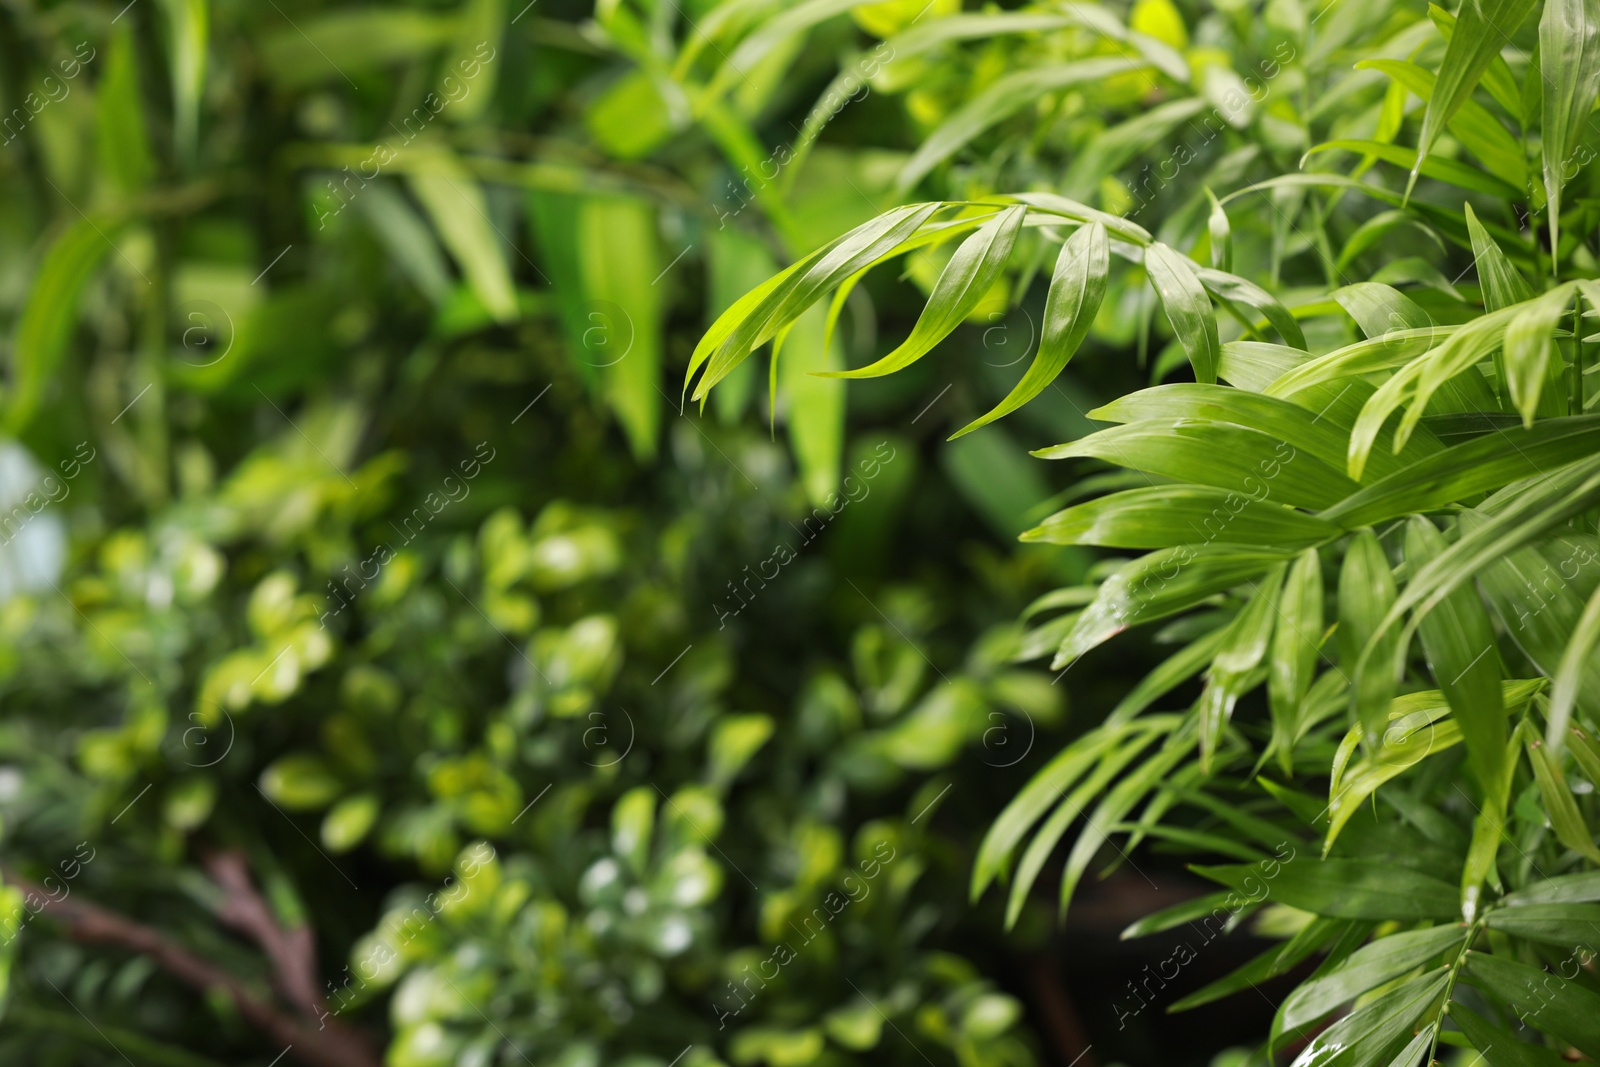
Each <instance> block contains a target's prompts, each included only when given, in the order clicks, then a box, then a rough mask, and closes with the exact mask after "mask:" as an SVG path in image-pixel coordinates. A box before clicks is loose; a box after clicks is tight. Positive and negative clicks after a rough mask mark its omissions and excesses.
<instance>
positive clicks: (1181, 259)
mask: <svg viewBox="0 0 1600 1067" xmlns="http://www.w3.org/2000/svg"><path fill="white" fill-rule="evenodd" d="M1145 269H1146V270H1148V271H1149V272H1150V284H1151V285H1152V286H1153V287H1154V288H1155V291H1156V295H1157V297H1159V298H1160V300H1161V307H1162V310H1163V311H1165V312H1166V314H1167V321H1168V322H1170V323H1171V324H1172V332H1173V333H1175V334H1177V336H1178V341H1179V343H1181V344H1182V345H1183V350H1184V351H1185V352H1187V353H1188V354H1189V362H1190V364H1192V365H1193V367H1194V376H1195V378H1196V379H1198V380H1199V381H1201V382H1215V381H1216V380H1217V363H1218V361H1219V360H1220V359H1221V357H1222V342H1221V340H1220V339H1219V338H1218V336H1217V313H1216V311H1215V309H1213V308H1212V306H1211V298H1210V297H1209V296H1207V295H1206V290H1205V286H1203V285H1202V284H1201V283H1200V279H1199V277H1198V276H1197V275H1196V271H1197V270H1198V269H1199V268H1198V266H1197V265H1196V264H1195V263H1194V261H1193V260H1191V259H1190V258H1189V257H1188V256H1185V255H1184V254H1183V253H1181V252H1179V251H1177V250H1176V249H1173V248H1169V247H1168V246H1166V245H1164V244H1161V243H1160V242H1157V243H1155V244H1152V245H1151V246H1150V247H1149V248H1147V249H1145Z"/></svg>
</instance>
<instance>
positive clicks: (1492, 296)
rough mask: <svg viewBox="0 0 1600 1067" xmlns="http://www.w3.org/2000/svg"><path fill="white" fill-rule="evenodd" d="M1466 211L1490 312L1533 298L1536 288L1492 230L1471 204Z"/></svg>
mask: <svg viewBox="0 0 1600 1067" xmlns="http://www.w3.org/2000/svg"><path fill="white" fill-rule="evenodd" d="M1462 207H1463V209H1464V210H1465V212H1466V218H1467V233H1468V235H1469V236H1470V237H1471V238H1472V257H1473V259H1474V260H1476V261H1477V266H1478V283H1479V284H1480V285H1481V286H1483V306H1484V309H1485V310H1487V311H1499V310H1500V309H1501V308H1504V307H1510V306H1511V305H1512V304H1520V303H1522V302H1523V301H1524V300H1531V299H1533V289H1532V287H1531V286H1529V285H1528V281H1527V279H1526V278H1524V277H1523V276H1522V273H1521V272H1520V271H1518V270H1517V268H1516V267H1514V266H1512V265H1511V260H1510V259H1508V258H1506V254H1505V252H1503V251H1501V249H1500V246H1499V245H1498V244H1497V243H1495V239H1494V238H1493V237H1491V236H1490V235H1489V231H1487V230H1485V229H1484V228H1483V223H1481V222H1479V221H1478V216H1477V214H1476V213H1475V212H1474V211H1473V210H1472V205H1471V204H1464V205H1462Z"/></svg>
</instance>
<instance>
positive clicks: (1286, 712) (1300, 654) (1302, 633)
mask: <svg viewBox="0 0 1600 1067" xmlns="http://www.w3.org/2000/svg"><path fill="white" fill-rule="evenodd" d="M1278 543H1279V544H1282V543H1283V542H1278ZM1278 612H1279V614H1280V615H1281V617H1282V620H1283V624H1282V625H1281V626H1279V627H1278V629H1277V631H1276V632H1275V633H1274V634H1273V638H1272V655H1271V657H1270V659H1269V660H1268V673H1267V701H1268V705H1269V708H1270V710H1271V712H1272V746H1271V747H1272V750H1273V751H1275V752H1277V754H1278V758H1279V760H1280V762H1281V763H1282V765H1283V768H1284V771H1285V773H1288V772H1289V771H1290V770H1291V763H1292V761H1291V754H1292V751H1293V748H1294V743H1295V741H1297V740H1298V739H1299V733H1300V727H1301V723H1302V722H1303V720H1304V717H1303V716H1302V715H1301V706H1302V702H1303V701H1304V700H1305V696H1306V691H1307V690H1308V689H1310V687H1311V678H1312V676H1313V675H1314V674H1315V673H1316V667H1317V654H1318V652H1319V650H1320V649H1321V647H1322V632H1323V621H1322V562H1321V559H1320V558H1319V557H1318V555H1317V550H1316V549H1315V548H1308V549H1306V550H1305V551H1304V552H1302V553H1300V556H1299V558H1297V559H1296V560H1295V561H1294V564H1293V565H1292V566H1291V567H1290V568H1289V574H1288V577H1287V578H1286V579H1285V581H1284V586H1283V595H1282V596H1281V597H1280V598H1279V601H1278Z"/></svg>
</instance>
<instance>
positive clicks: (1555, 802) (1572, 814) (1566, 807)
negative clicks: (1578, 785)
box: [1527, 739, 1600, 863]
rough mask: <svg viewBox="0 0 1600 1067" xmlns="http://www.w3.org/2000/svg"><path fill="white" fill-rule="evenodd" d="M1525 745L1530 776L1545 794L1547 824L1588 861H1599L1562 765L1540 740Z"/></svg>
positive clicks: (1564, 843) (1541, 794) (1540, 791)
mask: <svg viewBox="0 0 1600 1067" xmlns="http://www.w3.org/2000/svg"><path fill="white" fill-rule="evenodd" d="M1527 747H1528V762H1529V763H1530V764H1531V765H1532V766H1533V776H1534V778H1535V779H1536V780H1537V781H1538V783H1539V795H1540V796H1541V797H1543V798H1544V811H1545V815H1546V816H1547V817H1548V818H1549V819H1550V828H1551V829H1553V830H1554V831H1555V832H1556V837H1557V838H1558V839H1559V840H1560V841H1561V843H1562V844H1563V845H1566V846H1567V847H1568V848H1570V849H1572V850H1573V851H1575V852H1577V853H1578V854H1579V855H1581V856H1583V857H1584V858H1586V859H1588V860H1589V861H1590V862H1591V863H1600V848H1596V847H1595V844H1594V835H1593V834H1591V833H1590V832H1589V827H1588V824H1587V823H1585V822H1584V820H1583V813H1582V812H1581V811H1579V810H1578V802H1577V801H1576V800H1575V799H1573V796H1572V790H1571V789H1570V788H1569V787H1568V786H1567V779H1566V776H1565V775H1564V774H1562V773H1561V765H1560V764H1559V763H1557V762H1556V761H1555V760H1554V759H1552V758H1551V756H1550V752H1549V750H1548V749H1546V748H1545V747H1544V743H1543V742H1542V741H1539V740H1532V739H1530V740H1529V741H1528V743H1527Z"/></svg>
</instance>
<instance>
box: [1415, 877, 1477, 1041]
mask: <svg viewBox="0 0 1600 1067" xmlns="http://www.w3.org/2000/svg"><path fill="white" fill-rule="evenodd" d="M1487 914H1488V909H1484V910H1483V911H1480V912H1479V913H1478V917H1477V919H1475V920H1474V921H1473V923H1472V927H1471V929H1469V930H1468V931H1467V939H1466V940H1465V941H1463V942H1462V943H1461V951H1460V952H1458V953H1456V960H1455V962H1454V963H1452V964H1451V965H1450V974H1449V976H1448V977H1447V978H1446V979H1445V982H1444V1002H1443V1003H1442V1004H1440V1006H1439V1017H1438V1018H1437V1019H1435V1020H1434V1021H1433V1040H1432V1041H1431V1042H1429V1044H1428V1058H1427V1060H1426V1061H1425V1062H1426V1063H1427V1067H1433V1064H1434V1057H1435V1056H1436V1055H1437V1054H1438V1052H1439V1031H1440V1030H1441V1029H1442V1028H1443V1027H1444V1016H1445V1013H1446V1012H1448V1011H1449V1010H1450V998H1451V997H1452V996H1454V995H1455V991H1456V979H1458V978H1459V977H1461V965H1462V964H1463V963H1465V962H1467V953H1468V952H1471V951H1472V943H1473V942H1474V941H1476V940H1477V939H1478V932H1479V931H1480V930H1482V929H1483V926H1484V917H1485V916H1486V915H1487Z"/></svg>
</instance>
